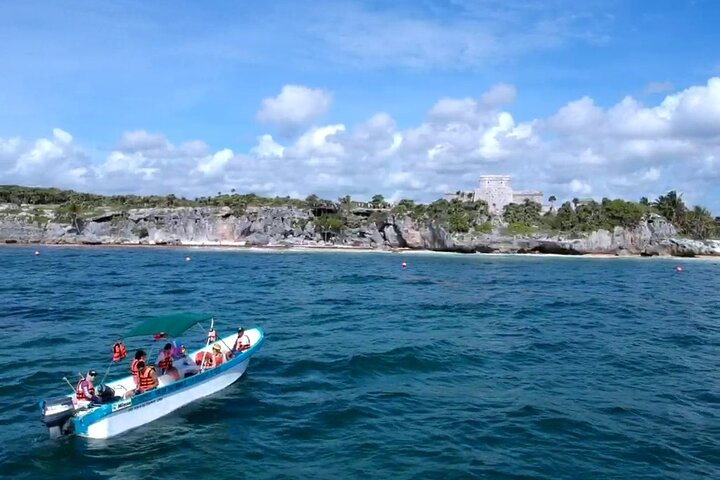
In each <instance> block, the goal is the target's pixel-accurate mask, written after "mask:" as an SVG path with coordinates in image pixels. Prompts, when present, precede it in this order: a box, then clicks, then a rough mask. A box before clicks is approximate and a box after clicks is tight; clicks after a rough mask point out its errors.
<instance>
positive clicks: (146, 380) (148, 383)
mask: <svg viewBox="0 0 720 480" xmlns="http://www.w3.org/2000/svg"><path fill="white" fill-rule="evenodd" d="M154 371H155V367H151V366H147V367H145V370H143V371H142V372H140V373H139V380H140V385H139V388H140V391H142V392H147V391H148V390H152V389H153V388H155V382H153V378H152V373H153V372H154Z"/></svg>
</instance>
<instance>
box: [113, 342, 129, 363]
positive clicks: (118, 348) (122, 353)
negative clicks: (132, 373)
mask: <svg viewBox="0 0 720 480" xmlns="http://www.w3.org/2000/svg"><path fill="white" fill-rule="evenodd" d="M112 352H113V355H112V361H113V362H119V361H120V360H122V359H123V358H125V357H127V350H126V349H125V345H123V343H122V342H115V344H114V345H113V346H112Z"/></svg>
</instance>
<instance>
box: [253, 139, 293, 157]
mask: <svg viewBox="0 0 720 480" xmlns="http://www.w3.org/2000/svg"><path fill="white" fill-rule="evenodd" d="M284 152H285V147H283V146H282V145H280V144H279V143H277V142H275V140H273V137H272V135H262V136H261V137H259V138H258V144H257V145H256V146H254V147H253V148H251V149H250V153H252V154H254V155H257V156H258V157H260V158H262V157H282V156H283V153H284Z"/></svg>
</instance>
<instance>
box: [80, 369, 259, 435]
mask: <svg viewBox="0 0 720 480" xmlns="http://www.w3.org/2000/svg"><path fill="white" fill-rule="evenodd" d="M248 363H250V359H249V358H248V359H247V360H244V361H242V362H240V363H238V364H237V365H236V366H233V367H232V368H230V369H228V370H226V371H224V372H222V373H221V374H220V375H217V376H215V377H213V378H211V379H209V380H207V381H205V382H202V383H199V384H197V385H194V386H192V387H189V388H187V389H185V390H180V391H179V392H177V393H173V394H169V395H167V396H164V397H161V398H159V399H158V400H156V401H154V402H152V403H146V404H141V405H139V406H137V407H130V408H127V409H124V410H118V411H117V412H115V413H113V414H111V415H110V416H107V417H105V418H103V419H102V420H99V421H97V422H95V423H92V424H90V425H89V426H88V428H87V432H77V434H78V435H80V436H83V437H88V438H109V437H113V436H115V435H119V434H121V433H123V432H126V431H128V430H132V429H133V428H137V427H139V426H141V425H145V424H146V423H150V422H153V421H155V420H157V419H158V418H160V417H163V416H165V415H167V414H169V413H171V412H173V411H175V410H177V409H178V408H180V407H183V406H185V405H187V404H189V403H192V402H194V401H195V400H198V399H200V398H203V397H207V396H208V395H212V394H213V393H215V392H219V391H220V390H222V389H224V388H226V387H228V386H229V385H231V384H232V383H234V382H236V381H237V380H238V379H239V378H240V377H241V376H242V374H243V373H245V370H246V369H247V366H248Z"/></svg>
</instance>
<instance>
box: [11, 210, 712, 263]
mask: <svg viewBox="0 0 720 480" xmlns="http://www.w3.org/2000/svg"><path fill="white" fill-rule="evenodd" d="M50 213H51V212H49V211H48V212H44V214H43V212H40V213H38V211H37V209H34V210H33V211H32V213H31V211H30V209H29V208H28V209H19V211H18V209H15V210H9V209H7V208H6V209H5V210H0V242H4V243H48V244H113V245H122V244H147V245H246V246H300V245H303V246H328V245H335V246H354V247H366V248H410V249H424V250H436V251H453V252H468V253H470V252H508V253H513V252H514V253H561V254H570V255H581V254H591V253H594V254H613V255H678V256H695V255H718V256H720V241H718V240H705V241H697V240H689V239H685V238H680V237H678V235H677V232H676V230H675V228H674V227H673V226H672V225H671V224H669V223H668V222H667V221H665V220H664V219H663V218H662V217H659V216H653V217H651V218H649V219H648V220H646V221H643V222H641V223H640V224H639V225H637V226H636V227H634V228H620V227H616V228H615V229H614V230H613V231H607V230H598V231H596V232H592V233H590V234H587V235H576V236H574V237H573V236H547V235H540V234H537V235H530V236H512V235H501V234H498V233H492V234H461V235H451V234H450V233H448V232H447V231H446V230H445V229H444V228H443V227H441V226H439V225H436V224H433V223H428V222H416V221H413V220H412V219H411V218H410V217H394V216H392V215H390V216H387V218H383V219H382V220H381V221H378V220H375V221H370V219H368V218H362V217H357V219H356V221H355V222H354V224H355V225H356V226H354V227H353V228H348V229H346V230H345V231H344V232H342V233H341V234H335V233H333V232H330V231H323V230H322V229H320V228H319V227H317V226H316V222H315V217H314V215H313V214H312V212H311V211H309V210H303V209H297V208H292V207H249V208H247V210H246V211H244V212H242V213H239V212H234V211H233V210H231V209H230V208H227V207H217V208H215V207H201V208H192V207H182V208H164V209H161V208H148V209H136V210H129V211H126V212H120V211H117V212H113V211H108V212H104V213H102V214H98V215H95V216H91V217H89V218H86V219H84V220H80V221H78V222H77V224H76V225H74V224H72V225H71V224H65V223H55V222H53V221H49V220H47V218H50V216H51V215H50Z"/></svg>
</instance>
